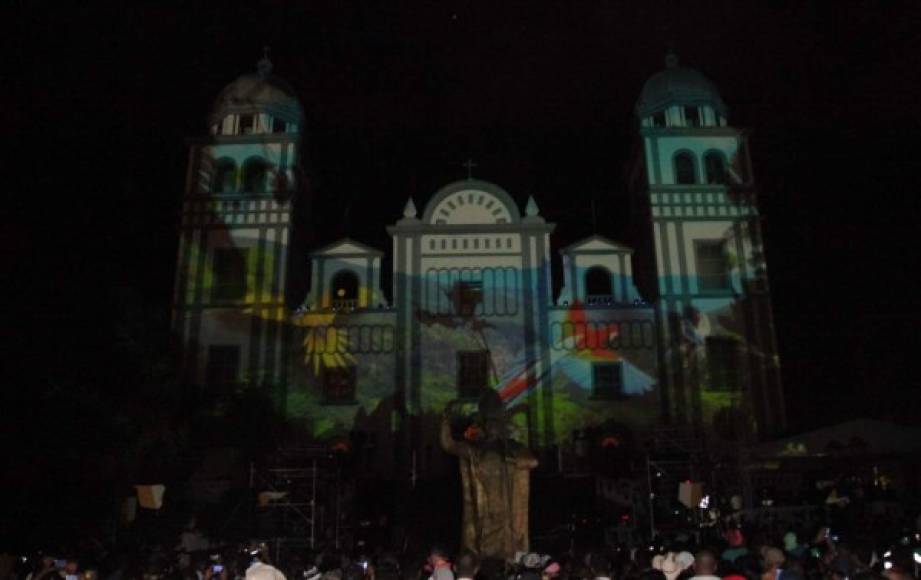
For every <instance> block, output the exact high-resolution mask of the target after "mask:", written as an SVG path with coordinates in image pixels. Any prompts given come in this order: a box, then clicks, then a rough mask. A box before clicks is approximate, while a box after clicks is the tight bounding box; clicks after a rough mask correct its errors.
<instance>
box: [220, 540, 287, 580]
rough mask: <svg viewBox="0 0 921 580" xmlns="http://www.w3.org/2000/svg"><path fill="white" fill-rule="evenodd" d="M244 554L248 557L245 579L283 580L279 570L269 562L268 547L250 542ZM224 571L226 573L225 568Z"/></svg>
mask: <svg viewBox="0 0 921 580" xmlns="http://www.w3.org/2000/svg"><path fill="white" fill-rule="evenodd" d="M246 555H247V556H248V557H249V558H250V563H249V566H248V567H247V568H246V580H285V575H284V574H282V573H281V570H279V569H278V568H276V567H274V566H272V565H271V564H270V563H269V562H270V560H269V549H268V546H267V545H265V544H264V543H261V542H260V543H254V544H251V545H250V546H249V548H247V550H246ZM224 572H225V573H226V569H225V570H224ZM222 580H226V579H222Z"/></svg>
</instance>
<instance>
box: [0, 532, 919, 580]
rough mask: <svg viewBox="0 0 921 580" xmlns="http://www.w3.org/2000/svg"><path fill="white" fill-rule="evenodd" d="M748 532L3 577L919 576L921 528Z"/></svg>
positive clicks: (692, 579)
mask: <svg viewBox="0 0 921 580" xmlns="http://www.w3.org/2000/svg"><path fill="white" fill-rule="evenodd" d="M749 534H750V535H751V537H748V535H747V534H746V531H744V529H743V528H742V527H733V528H729V529H726V530H724V531H723V532H722V533H720V534H719V537H718V538H715V539H714V541H709V542H708V541H706V540H704V541H701V542H698V543H695V542H694V540H693V536H687V535H678V536H676V537H675V538H674V539H673V540H671V541H669V542H667V543H666V542H663V541H662V539H661V538H659V539H658V541H657V542H655V543H652V544H643V545H638V546H626V545H622V546H607V547H605V548H603V549H596V550H590V551H583V552H577V551H576V550H569V551H566V552H565V553H561V554H557V555H544V554H539V553H536V552H532V553H527V554H521V555H519V557H518V558H517V559H516V560H515V561H513V562H507V561H504V560H497V559H485V560H480V559H479V558H478V557H477V555H476V554H474V553H472V552H470V551H460V552H458V553H456V554H452V553H449V551H447V550H445V549H443V548H441V547H433V548H431V549H430V550H428V551H427V552H426V551H422V552H417V553H416V554H415V555H413V554H412V550H409V551H406V550H404V551H403V552H401V553H395V552H388V551H386V550H383V549H377V550H375V551H374V552H373V553H371V554H367V553H365V554H359V555H355V556H350V555H348V554H345V553H342V552H339V551H322V552H318V553H307V552H305V553H303V554H296V553H295V554H288V555H286V556H285V558H284V562H281V563H276V564H274V565H273V562H272V561H271V558H270V550H269V547H268V546H267V545H265V544H261V543H258V544H250V545H248V546H246V547H245V548H242V549H227V550H210V549H209V550H201V551H198V552H192V553H189V552H185V551H183V550H181V549H180V550H178V551H177V550H174V549H163V548H161V547H154V548H151V549H149V550H148V551H147V553H145V554H143V557H140V558H131V557H128V556H126V555H123V554H122V555H120V554H109V553H105V552H104V551H103V552H102V553H100V552H99V551H98V550H97V552H96V554H95V555H93V556H90V557H89V558H87V557H85V556H81V557H77V556H75V555H68V556H63V557H58V556H57V555H52V554H38V555H36V556H35V557H29V556H24V557H16V558H14V557H12V556H9V555H3V556H0V580H135V579H137V580H171V579H174V578H175V579H177V580H286V579H287V580H911V579H913V578H918V577H919V575H918V573H919V570H921V533H919V532H918V531H908V530H900V531H898V533H894V534H890V537H887V538H883V537H870V536H865V537H858V538H853V539H847V538H843V537H840V536H838V535H837V534H835V533H833V531H832V530H831V529H830V528H828V527H822V528H820V529H819V530H818V532H817V533H816V534H815V535H814V536H813V535H812V534H810V535H809V537H808V541H801V539H800V536H799V535H798V534H797V533H796V532H795V531H792V530H788V531H786V532H785V533H784V534H783V535H782V536H777V537H771V536H769V535H767V534H764V533H763V532H759V531H758V530H750V531H749ZM100 549H101V548H100ZM90 552H92V550H91V551H90Z"/></svg>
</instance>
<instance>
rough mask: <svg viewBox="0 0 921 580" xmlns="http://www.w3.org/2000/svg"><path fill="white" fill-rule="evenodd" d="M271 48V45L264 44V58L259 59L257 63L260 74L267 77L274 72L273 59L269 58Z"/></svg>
mask: <svg viewBox="0 0 921 580" xmlns="http://www.w3.org/2000/svg"><path fill="white" fill-rule="evenodd" d="M271 50H272V47H271V46H263V47H262V58H261V59H259V62H258V63H256V70H257V71H259V74H260V75H261V76H263V77H267V76H269V75H270V74H272V61H271V60H269V52H270V51H271Z"/></svg>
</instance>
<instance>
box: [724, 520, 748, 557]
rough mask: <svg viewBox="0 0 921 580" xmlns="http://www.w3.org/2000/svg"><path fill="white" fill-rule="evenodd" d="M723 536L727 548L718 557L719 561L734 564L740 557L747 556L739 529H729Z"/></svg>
mask: <svg viewBox="0 0 921 580" xmlns="http://www.w3.org/2000/svg"><path fill="white" fill-rule="evenodd" d="M723 535H724V538H725V540H726V543H727V544H729V547H728V548H726V549H725V550H723V553H722V554H721V555H720V559H721V560H726V561H727V562H735V561H736V559H737V558H739V557H740V556H744V555H746V554H748V548H747V547H746V545H745V536H744V535H743V534H742V530H741V528H737V527H732V528H729V529H727V530H726V532H725V533H724V534H723Z"/></svg>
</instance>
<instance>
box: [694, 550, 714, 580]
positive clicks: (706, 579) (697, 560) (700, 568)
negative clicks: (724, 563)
mask: <svg viewBox="0 0 921 580" xmlns="http://www.w3.org/2000/svg"><path fill="white" fill-rule="evenodd" d="M691 568H692V569H693V570H694V575H693V576H691V580H719V576H717V575H716V555H715V554H714V553H713V552H711V551H710V550H700V551H699V552H697V554H696V555H695V556H694V564H692V566H691Z"/></svg>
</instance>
